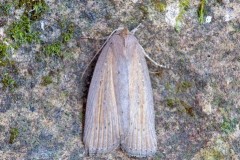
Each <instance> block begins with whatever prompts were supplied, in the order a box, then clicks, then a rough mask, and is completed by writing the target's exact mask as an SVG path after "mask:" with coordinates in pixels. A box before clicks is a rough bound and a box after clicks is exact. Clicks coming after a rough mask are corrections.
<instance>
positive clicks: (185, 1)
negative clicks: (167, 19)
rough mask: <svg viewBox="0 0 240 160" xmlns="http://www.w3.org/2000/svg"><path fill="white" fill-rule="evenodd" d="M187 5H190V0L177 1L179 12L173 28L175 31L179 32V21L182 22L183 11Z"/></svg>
mask: <svg viewBox="0 0 240 160" xmlns="http://www.w3.org/2000/svg"><path fill="white" fill-rule="evenodd" d="M189 6H190V0H180V1H179V8H180V11H179V14H178V16H177V18H176V25H175V30H176V31H177V32H180V30H181V23H182V20H183V15H184V14H185V12H186V11H187V9H188V8H189Z"/></svg>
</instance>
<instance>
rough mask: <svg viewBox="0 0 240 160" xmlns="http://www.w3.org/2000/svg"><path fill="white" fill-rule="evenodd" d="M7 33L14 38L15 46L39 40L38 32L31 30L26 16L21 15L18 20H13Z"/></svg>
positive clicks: (29, 21)
mask: <svg viewBox="0 0 240 160" xmlns="http://www.w3.org/2000/svg"><path fill="white" fill-rule="evenodd" d="M7 34H8V35H9V36H10V37H11V38H12V39H13V40H14V42H15V43H16V44H15V47H17V48H18V47H20V46H21V45H22V44H27V43H32V42H37V41H39V37H38V36H39V34H38V32H34V31H32V30H31V20H30V19H29V18H28V17H27V16H22V17H21V19H20V20H19V21H17V22H13V23H12V24H11V25H10V26H9V28H8V30H7Z"/></svg>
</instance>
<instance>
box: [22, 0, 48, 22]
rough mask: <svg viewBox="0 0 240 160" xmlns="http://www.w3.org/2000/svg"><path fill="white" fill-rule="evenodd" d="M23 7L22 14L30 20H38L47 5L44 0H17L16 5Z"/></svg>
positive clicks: (46, 8)
mask: <svg viewBox="0 0 240 160" xmlns="http://www.w3.org/2000/svg"><path fill="white" fill-rule="evenodd" d="M23 6H24V7H25V11H24V14H25V16H27V17H29V18H30V20H33V21H35V20H38V19H40V18H41V17H42V15H43V14H44V13H45V12H46V11H47V10H48V6H47V4H46V2H45V1H44V0H19V2H18V7H19V8H21V7H23Z"/></svg>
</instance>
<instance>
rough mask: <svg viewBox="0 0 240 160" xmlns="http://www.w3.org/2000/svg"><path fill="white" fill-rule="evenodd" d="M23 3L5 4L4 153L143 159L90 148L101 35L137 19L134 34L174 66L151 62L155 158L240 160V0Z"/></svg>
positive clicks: (0, 61)
mask: <svg viewBox="0 0 240 160" xmlns="http://www.w3.org/2000/svg"><path fill="white" fill-rule="evenodd" d="M21 2H22V3H23V4H20V1H19V3H18V1H11V0H10V1H6V0H1V1H0V3H1V4H0V156H1V158H0V159H6V160H8V159H41V160H42V159H44V160H45V159H46V160H50V159H69V160H78V159H89V160H90V159H124V160H126V159H135V158H130V157H128V156H127V155H126V154H125V153H123V152H122V151H121V150H117V151H116V152H113V153H110V154H107V155H102V156H99V157H88V156H87V155H86V154H85V152H84V144H83V142H82V136H83V124H84V113H85V107H86V97H87V93H88V87H89V83H90V80H91V76H92V73H93V69H94V66H95V64H96V60H94V61H93V62H92V63H91V64H90V67H88V69H87V70H86V72H85V74H84V76H83V78H81V76H82V73H83V71H84V70H85V68H86V67H87V65H89V63H90V61H91V60H92V58H93V56H94V55H95V53H96V51H97V50H98V49H99V48H100V47H101V45H102V44H103V43H104V40H100V39H102V38H103V37H106V36H108V35H109V34H110V33H111V31H113V30H114V29H116V28H118V27H119V26H125V27H128V28H129V29H133V28H134V27H136V26H137V25H138V24H139V23H142V26H141V27H140V28H139V30H138V31H137V32H136V33H135V35H136V37H137V38H138V40H139V43H140V44H141V45H142V46H143V48H144V49H145V51H146V53H147V54H148V55H149V56H150V57H151V58H152V59H154V60H155V61H156V62H158V63H159V64H165V65H169V66H170V67H171V68H172V69H162V68H159V67H157V66H155V65H154V64H152V63H151V62H150V61H148V60H147V61H148V66H149V71H150V77H151V81H152V86H153V93H154V102H155V106H154V107H155V112H156V117H155V120H156V129H157V136H158V152H157V154H156V155H155V156H154V157H153V159H156V160H157V159H169V160H172V159H196V160H199V159H204V160H209V159H236V160H237V159H240V130H239V125H240V123H239V121H240V1H239V0H230V1H228V0H222V1H221V0H218V1H217V0H208V1H205V0H196V1H189V0H180V1H174V0H169V1H165V0H159V1H157V0H147V1H142V0H127V1H120V0H111V1H106V0H101V1H92V0H88V1H87V0H73V1H68V0H58V1H54V0H45V1H43V0H37V1H35V2H34V1H33V0H23V1H21ZM38 2H39V3H38ZM29 8H30V9H29ZM24 15H25V17H27V18H26V19H23V18H22V17H23V16H24ZM28 19H30V21H29V23H28ZM23 20H24V21H23ZM20 21H23V22H24V23H20ZM16 23H17V24H21V25H19V26H21V27H19V26H18V28H17V27H16V26H17V24H16ZM25 25H26V26H25ZM24 26H25V28H24ZM28 27H30V29H28ZM11 28H13V29H11ZM82 37H92V38H93V39H91V38H90V39H85V38H82Z"/></svg>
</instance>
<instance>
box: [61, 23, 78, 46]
mask: <svg viewBox="0 0 240 160" xmlns="http://www.w3.org/2000/svg"><path fill="white" fill-rule="evenodd" d="M74 29H75V26H74V24H73V23H70V24H68V25H67V26H66V27H64V28H63V30H65V31H64V32H63V33H62V35H61V36H62V42H63V43H67V42H68V41H69V40H71V39H72V37H73V33H74Z"/></svg>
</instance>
